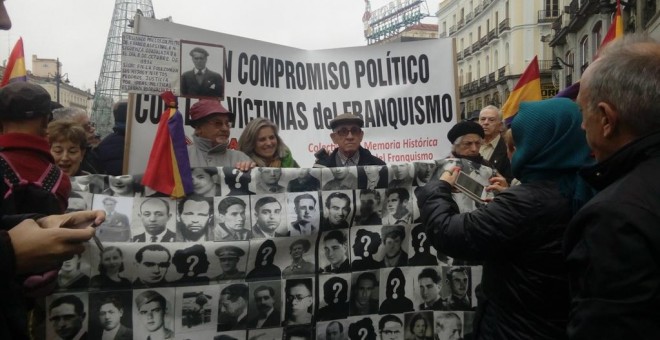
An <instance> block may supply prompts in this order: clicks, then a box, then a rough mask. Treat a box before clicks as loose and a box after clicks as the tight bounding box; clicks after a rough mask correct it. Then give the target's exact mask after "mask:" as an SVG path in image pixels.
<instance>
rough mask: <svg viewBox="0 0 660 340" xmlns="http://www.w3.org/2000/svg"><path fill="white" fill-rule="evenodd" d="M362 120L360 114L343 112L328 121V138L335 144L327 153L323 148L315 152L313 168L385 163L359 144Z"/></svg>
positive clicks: (362, 135) (362, 133)
mask: <svg viewBox="0 0 660 340" xmlns="http://www.w3.org/2000/svg"><path fill="white" fill-rule="evenodd" d="M363 126H364V121H363V120H362V118H361V117H360V116H357V115H354V114H351V113H344V114H340V115H338V116H337V117H335V118H334V119H333V120H331V121H330V128H331V129H332V133H331V134H330V138H332V142H333V143H335V144H337V147H336V148H335V150H334V151H332V153H330V154H329V155H328V153H327V151H326V150H325V149H323V150H321V151H320V152H318V153H317V154H316V157H317V158H316V163H315V164H314V167H315V168H325V167H327V168H334V167H340V166H356V165H360V166H362V165H385V162H383V160H381V159H380V158H378V157H376V156H374V155H372V154H371V152H369V150H367V149H365V148H363V147H362V146H360V142H362V137H364V131H362V127H363Z"/></svg>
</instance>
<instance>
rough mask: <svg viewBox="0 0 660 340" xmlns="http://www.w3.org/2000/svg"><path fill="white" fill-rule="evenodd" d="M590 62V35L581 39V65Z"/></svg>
mask: <svg viewBox="0 0 660 340" xmlns="http://www.w3.org/2000/svg"><path fill="white" fill-rule="evenodd" d="M588 63H589V36H588V35H585V36H584V37H582V39H580V65H579V66H580V67H582V66H584V65H587V64H588Z"/></svg>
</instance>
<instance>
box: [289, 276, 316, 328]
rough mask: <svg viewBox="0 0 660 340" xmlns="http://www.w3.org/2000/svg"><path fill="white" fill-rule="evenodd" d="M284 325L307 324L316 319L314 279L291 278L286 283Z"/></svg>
mask: <svg viewBox="0 0 660 340" xmlns="http://www.w3.org/2000/svg"><path fill="white" fill-rule="evenodd" d="M284 285H285V286H284V296H285V298H286V303H285V307H284V320H283V321H282V325H283V326H291V325H307V324H311V323H312V322H313V321H314V319H313V317H314V279H313V278H305V279H290V280H286V281H285V283H284Z"/></svg>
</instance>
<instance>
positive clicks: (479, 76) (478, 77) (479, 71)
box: [477, 60, 481, 79]
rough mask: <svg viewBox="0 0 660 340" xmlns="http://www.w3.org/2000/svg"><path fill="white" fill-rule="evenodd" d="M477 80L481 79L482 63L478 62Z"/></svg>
mask: <svg viewBox="0 0 660 340" xmlns="http://www.w3.org/2000/svg"><path fill="white" fill-rule="evenodd" d="M477 79H481V61H479V60H477Z"/></svg>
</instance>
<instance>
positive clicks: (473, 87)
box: [470, 80, 479, 92]
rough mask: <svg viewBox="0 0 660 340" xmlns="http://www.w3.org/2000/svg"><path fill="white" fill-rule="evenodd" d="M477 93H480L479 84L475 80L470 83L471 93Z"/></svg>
mask: <svg viewBox="0 0 660 340" xmlns="http://www.w3.org/2000/svg"><path fill="white" fill-rule="evenodd" d="M477 91H479V82H478V81H476V80H475V81H473V82H471V83H470V92H477Z"/></svg>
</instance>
